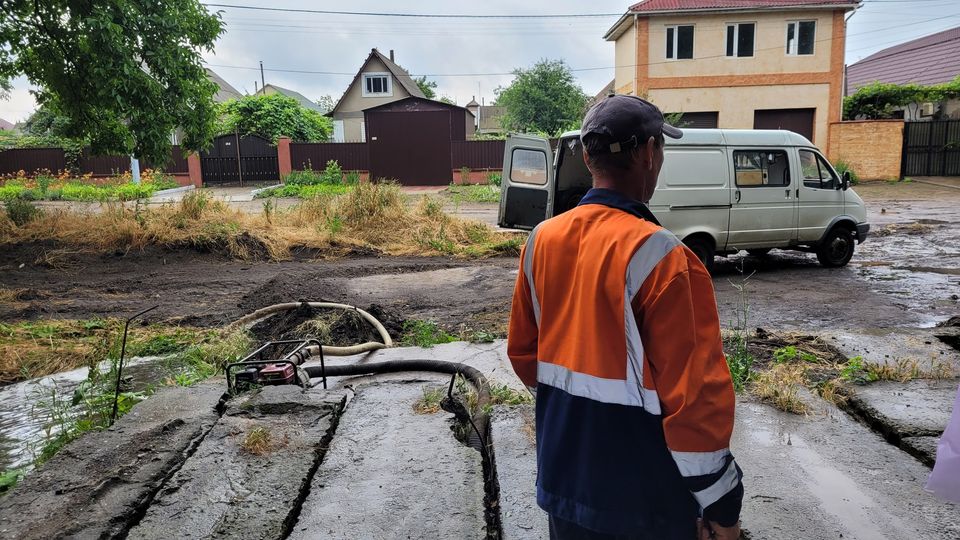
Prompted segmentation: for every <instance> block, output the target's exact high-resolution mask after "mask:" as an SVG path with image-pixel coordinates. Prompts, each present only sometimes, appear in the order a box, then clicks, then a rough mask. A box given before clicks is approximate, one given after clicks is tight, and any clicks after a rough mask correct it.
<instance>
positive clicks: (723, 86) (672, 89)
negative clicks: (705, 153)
mask: <svg viewBox="0 0 960 540" xmlns="http://www.w3.org/2000/svg"><path fill="white" fill-rule="evenodd" d="M859 6H860V0H643V1H642V2H639V3H636V4H634V5H632V6H630V8H628V9H627V12H626V13H624V14H623V16H621V17H620V19H619V20H618V21H617V22H616V23H615V24H614V25H613V26H612V27H611V28H610V30H608V31H607V33H606V35H604V39H606V40H607V41H610V42H613V43H614V44H615V57H616V66H617V67H616V70H615V79H614V88H615V89H616V91H617V93H621V94H632V95H639V96H644V97H646V98H647V99H649V100H650V101H652V102H653V103H655V104H657V105H658V106H659V107H660V108H661V109H662V110H663V111H664V112H665V113H683V121H684V124H686V125H691V126H696V127H720V128H734V129H736V128H740V129H790V130H792V131H795V132H797V133H800V134H801V135H804V136H805V137H807V138H808V139H810V140H811V141H812V142H814V143H815V144H817V145H819V146H821V147H823V148H825V147H826V146H827V142H828V141H827V139H828V133H829V126H830V123H831V122H838V121H840V118H841V112H842V96H843V66H844V46H845V39H846V22H845V20H844V16H845V14H846V13H847V12H849V11H851V10H855V9H857V8H858V7H859Z"/></svg>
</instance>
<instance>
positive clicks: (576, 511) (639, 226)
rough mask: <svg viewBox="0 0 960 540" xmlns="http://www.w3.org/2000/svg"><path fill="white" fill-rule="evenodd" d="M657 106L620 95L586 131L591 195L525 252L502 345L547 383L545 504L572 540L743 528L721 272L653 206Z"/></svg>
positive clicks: (547, 225) (542, 409)
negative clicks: (717, 288) (711, 270)
mask: <svg viewBox="0 0 960 540" xmlns="http://www.w3.org/2000/svg"><path fill="white" fill-rule="evenodd" d="M664 135H666V136H667V137H671V138H680V137H681V136H682V135H683V133H682V132H681V131H680V130H679V129H677V128H675V127H673V126H670V125H668V124H666V123H664V120H663V115H662V114H661V112H660V110H659V109H657V107H656V106H654V105H652V104H651V103H649V102H647V101H644V100H642V99H640V98H637V97H633V96H622V95H615V96H610V97H608V98H606V99H605V100H603V101H601V102H600V103H598V104H596V105H594V106H593V107H592V108H591V109H590V111H589V112H588V113H587V115H586V118H584V122H583V128H582V130H581V135H580V140H581V142H582V144H583V157H584V161H585V162H586V164H587V167H588V168H589V169H590V172H591V174H592V175H593V189H591V190H590V191H589V192H588V193H587V194H586V195H585V196H584V197H583V199H582V200H581V201H580V204H579V205H578V206H577V207H576V208H574V209H573V210H570V211H568V212H565V213H563V214H561V215H559V216H557V217H554V218H552V219H550V220H547V221H545V222H543V223H541V224H540V225H539V226H537V227H536V228H535V229H534V230H533V232H531V233H530V237H529V239H528V240H527V244H526V246H525V247H524V249H523V251H522V253H521V257H520V273H519V275H518V277H517V284H516V289H515V291H514V296H513V308H512V312H511V315H510V329H509V337H508V345H507V352H508V354H509V356H510V360H511V362H512V363H513V367H514V369H515V370H516V372H517V374H518V375H519V376H520V378H521V379H522V380H523V382H524V383H526V384H527V386H530V387H535V388H536V417H537V465H538V479H537V502H538V504H539V505H540V506H541V507H542V508H543V509H544V510H546V511H547V513H548V514H549V516H550V536H551V538H561V539H574V538H575V539H594V538H605V539H613V538H617V539H650V540H672V539H678V540H691V539H694V538H700V539H710V538H715V539H722V540H726V539H735V538H738V537H739V531H740V529H739V515H740V505H741V501H742V499H743V485H742V484H741V478H742V476H743V474H742V472H741V471H740V468H739V467H738V466H737V464H736V462H735V461H734V459H733V455H731V453H730V450H729V448H728V447H729V445H730V435H731V432H732V431H733V414H734V403H735V400H734V393H733V385H732V383H731V380H730V373H729V371H728V369H727V365H726V361H725V359H724V355H723V349H722V346H721V340H720V321H719V316H718V314H717V304H716V300H715V298H714V293H713V284H712V282H711V280H710V275H709V274H708V273H707V270H706V269H705V268H704V266H703V264H702V263H701V262H700V260H698V259H697V257H696V256H695V255H694V254H693V253H692V252H691V251H690V250H689V249H687V248H686V247H685V246H684V245H683V244H682V243H681V242H680V241H679V240H677V238H676V237H675V236H674V235H673V234H671V233H670V232H669V231H667V230H666V229H664V228H662V227H661V226H660V225H659V223H658V222H657V220H656V218H655V217H654V216H653V214H652V213H651V212H650V210H649V209H648V208H647V207H646V204H645V203H647V202H648V201H649V200H650V197H651V196H652V195H653V191H654V188H655V187H656V185H657V176H658V175H659V174H660V167H661V166H662V165H663V144H664Z"/></svg>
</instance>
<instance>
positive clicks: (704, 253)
mask: <svg viewBox="0 0 960 540" xmlns="http://www.w3.org/2000/svg"><path fill="white" fill-rule="evenodd" d="M683 243H684V244H686V245H687V247H688V248H690V251H692V252H693V254H694V255H696V256H697V258H698V259H700V262H702V263H703V266H705V267H706V269H707V272H709V273H711V274H712V273H713V258H714V251H713V242H711V241H710V240H707V239H706V238H703V237H700V236H695V237H693V238H687V239H686V240H684V241H683Z"/></svg>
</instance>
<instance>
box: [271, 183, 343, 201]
mask: <svg viewBox="0 0 960 540" xmlns="http://www.w3.org/2000/svg"><path fill="white" fill-rule="evenodd" d="M352 190H353V186H348V185H344V184H310V185H300V184H284V185H282V186H277V187H275V188H271V189H267V190H264V191H261V192H259V193H257V195H256V198H257V199H264V198H267V197H296V198H298V199H313V198H316V197H324V196H334V195H343V194H345V193H349V192H350V191H352Z"/></svg>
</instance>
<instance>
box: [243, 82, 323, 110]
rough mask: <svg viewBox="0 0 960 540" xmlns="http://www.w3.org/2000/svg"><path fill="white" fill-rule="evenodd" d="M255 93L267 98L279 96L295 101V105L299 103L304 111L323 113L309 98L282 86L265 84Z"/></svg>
mask: <svg viewBox="0 0 960 540" xmlns="http://www.w3.org/2000/svg"><path fill="white" fill-rule="evenodd" d="M257 93H258V94H263V95H265V96H269V95H271V94H281V95H284V96H287V97H290V98H293V99H295V100H297V103H299V104H300V106H301V107H304V108H306V109H311V110H314V111H317V112H324V111H323V109H321V108H320V106H319V105H317V103H316V102H315V101H311V100H310V98H308V97H307V96H305V95H303V94H301V93H300V92H297V91H295V90H290V89H289V88H284V87H282V86H277V85H275V84H266V85H264V86H263V88H261V89H260V90H257Z"/></svg>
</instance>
